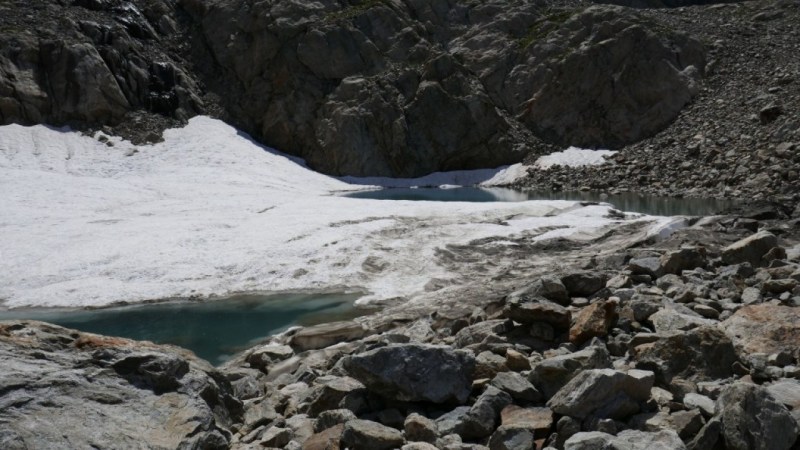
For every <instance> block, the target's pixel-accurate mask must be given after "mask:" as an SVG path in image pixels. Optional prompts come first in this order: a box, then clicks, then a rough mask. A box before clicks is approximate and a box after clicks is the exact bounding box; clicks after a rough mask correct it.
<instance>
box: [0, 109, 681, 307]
mask: <svg viewBox="0 0 800 450" xmlns="http://www.w3.org/2000/svg"><path fill="white" fill-rule="evenodd" d="M164 138H165V141H164V142H162V143H159V144H155V145H149V146H135V145H133V144H131V143H129V142H127V141H123V140H121V139H119V138H115V137H107V136H103V135H100V134H98V135H96V136H94V137H90V136H85V135H81V134H79V133H75V132H69V131H65V130H57V129H52V128H48V127H45V126H34V127H22V126H18V125H9V126H3V127H0V301H2V302H3V306H5V307H22V306H102V305H108V304H111V303H115V302H122V301H124V302H138V301H145V300H154V299H164V298H172V297H190V296H196V297H213V296H222V295H226V294H229V293H232V292H243V291H286V290H304V291H306V290H342V289H345V288H346V289H350V290H354V289H360V290H364V291H366V292H367V293H368V294H369V295H367V296H366V297H365V298H364V299H362V300H363V301H371V300H381V299H388V298H393V297H404V298H407V297H409V296H412V295H414V294H417V293H420V292H423V291H424V290H425V288H426V285H428V284H429V283H430V282H431V280H434V279H437V280H440V279H448V278H452V277H453V276H454V272H455V271H457V269H458V267H457V265H456V266H454V265H453V264H445V263H444V262H443V261H442V257H441V254H440V253H441V252H440V250H441V249H442V248H446V247H447V246H448V245H465V244H469V243H470V242H471V241H473V240H476V239H484V238H488V237H498V239H496V240H495V241H494V243H492V244H491V245H496V246H503V245H513V242H511V241H510V240H509V239H512V238H514V237H515V236H516V237H518V236H530V237H531V239H547V238H549V237H553V236H570V235H574V234H576V233H578V234H581V233H583V234H586V233H589V234H591V233H592V232H596V231H597V230H600V229H603V228H606V227H609V226H613V225H614V223H616V222H619V221H614V220H612V219H607V218H604V216H605V215H606V213H607V211H608V206H607V205H605V206H604V205H599V206H588V207H581V206H580V205H579V204H577V203H575V202H568V201H548V202H543V201H529V202H520V203H438V202H408V201H381V200H365V199H353V198H344V197H339V196H336V195H334V194H333V193H335V192H340V191H348V190H354V189H363V188H364V187H365V186H364V183H365V181H364V180H361V181H360V182H359V181H358V180H352V181H354V182H359V183H360V184H352V183H346V182H344V181H342V180H337V179H335V178H332V177H328V176H325V175H321V174H318V173H315V172H313V171H311V170H309V169H307V168H306V167H304V166H303V165H302V162H298V161H297V160H296V159H292V158H289V157H286V156H284V155H281V154H279V153H277V152H275V151H273V150H270V149H266V148H264V147H262V146H259V145H257V144H256V143H254V142H253V141H251V140H250V139H249V138H248V137H247V136H246V135H244V134H242V133H239V132H237V130H236V129H234V128H232V127H230V126H228V125H226V124H224V123H223V122H220V121H217V120H213V119H210V118H207V117H196V118H194V119H192V120H191V121H190V122H189V124H188V125H187V126H186V127H184V128H181V129H173V130H168V131H167V132H166V133H165V135H164ZM105 140H109V141H110V142H111V143H112V144H113V146H108V145H106V144H105V143H104V142H103V141H105ZM517 170H518V168H517ZM498 173H501V178H502V176H503V175H502V171H494V172H493V173H489V172H486V173H481V174H479V176H478V177H477V179H481V178H482V179H481V180H479V181H485V180H489V179H491V178H493V177H495V176H496V175H498ZM465 176H466V175H465V174H459V175H458V177H457V178H458V179H455V178H453V177H450V178H448V176H447V174H439V175H437V177H436V179H435V181H436V183H437V184H458V183H457V181H459V180H463V179H466V178H464V177H465ZM474 179H476V178H475V177H473V178H471V180H474ZM378 181H379V180H378ZM384 181H385V180H384ZM630 220H639V221H642V220H645V221H651V222H652V227H653V230H655V231H658V230H660V229H666V228H665V227H667V226H668V225H669V224H671V223H674V221H672V220H671V219H666V218H652V217H643V218H637V219H628V221H630Z"/></svg>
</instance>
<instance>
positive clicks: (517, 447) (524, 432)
mask: <svg viewBox="0 0 800 450" xmlns="http://www.w3.org/2000/svg"><path fill="white" fill-rule="evenodd" d="M533 438H534V434H533V431H532V430H529V429H527V428H520V427H508V426H501V427H499V428H498V429H497V430H496V431H495V432H494V433H492V437H491V438H489V450H529V449H531V448H536V445H535V444H534V441H533Z"/></svg>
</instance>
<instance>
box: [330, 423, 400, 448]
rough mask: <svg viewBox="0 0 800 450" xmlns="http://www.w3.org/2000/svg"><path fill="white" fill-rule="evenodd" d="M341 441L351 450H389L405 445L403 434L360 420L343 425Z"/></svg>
mask: <svg viewBox="0 0 800 450" xmlns="http://www.w3.org/2000/svg"><path fill="white" fill-rule="evenodd" d="M341 440H342V444H344V445H346V446H347V447H349V448H351V449H352V450H389V449H394V448H398V447H401V446H402V445H403V444H405V440H404V439H403V434H402V433H401V432H399V431H397V430H395V429H394V428H390V427H387V426H384V425H381V424H379V423H377V422H371V421H369V420H360V419H355V420H351V421H349V422H347V423H345V424H344V430H343V431H342V437H341Z"/></svg>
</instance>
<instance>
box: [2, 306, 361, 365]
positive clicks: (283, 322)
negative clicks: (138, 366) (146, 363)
mask: <svg viewBox="0 0 800 450" xmlns="http://www.w3.org/2000/svg"><path fill="white" fill-rule="evenodd" d="M359 297H360V294H272V295H256V294H246V295H245V294H243V295H235V296H231V297H228V298H224V299H218V300H213V301H176V302H164V303H151V304H145V305H133V306H124V307H113V308H102V309H91V310H88V309H29V310H20V309H13V310H6V311H0V320H10V319H30V320H40V321H44V322H49V323H54V324H57V325H61V326H63V327H67V328H74V329H77V330H81V331H87V332H90V333H97V334H104V335H109V336H120V337H126V338H130V339H137V340H146V341H152V342H155V343H159V344H175V345H179V346H181V347H184V348H188V349H189V350H192V351H193V352H194V353H195V354H196V355H197V356H199V357H201V358H204V359H206V360H207V361H209V362H211V363H212V364H215V365H216V364H219V363H222V362H224V361H225V360H226V359H227V358H229V357H230V356H231V355H233V354H235V353H237V352H240V351H242V350H245V349H247V348H248V347H250V346H251V345H253V344H254V343H256V342H257V341H258V340H259V339H261V338H264V337H267V336H269V335H272V334H275V333H279V332H281V331H283V330H285V329H287V328H288V327H290V326H293V325H313V324H317V323H323V322H333V321H337V320H344V319H348V318H353V317H356V316H358V315H360V314H362V312H361V311H360V310H356V309H354V308H353V302H354V301H355V300H356V299H358V298H359Z"/></svg>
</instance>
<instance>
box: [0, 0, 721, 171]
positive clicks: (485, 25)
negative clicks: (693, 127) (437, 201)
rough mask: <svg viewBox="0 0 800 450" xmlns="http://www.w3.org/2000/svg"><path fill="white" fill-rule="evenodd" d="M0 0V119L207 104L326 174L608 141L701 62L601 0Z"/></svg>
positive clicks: (688, 85) (679, 91)
mask: <svg viewBox="0 0 800 450" xmlns="http://www.w3.org/2000/svg"><path fill="white" fill-rule="evenodd" d="M2 12H3V15H4V17H5V18H6V19H4V20H5V22H7V23H6V24H4V28H3V30H2V31H3V32H2V33H0V40H2V43H3V44H4V45H2V46H1V47H0V48H2V51H0V122H2V123H9V122H23V123H36V122H46V123H51V124H56V125H59V124H73V125H78V126H86V125H92V126H94V125H98V126H99V125H114V126H117V127H119V128H122V131H125V130H126V129H129V130H130V131H131V133H129V134H133V135H136V134H137V131H138V132H139V133H138V134H140V135H141V134H142V133H141V132H140V131H141V130H142V129H144V130H153V129H157V128H158V127H159V126H161V127H163V126H167V125H170V124H171V123H173V121H174V120H183V119H185V118H187V117H190V116H192V115H195V114H199V113H212V114H215V115H218V116H221V117H222V118H224V119H226V120H229V121H231V122H233V123H234V124H236V125H237V126H239V127H241V128H243V129H244V130H245V131H247V132H249V133H251V134H252V135H253V136H254V137H256V138H257V139H259V140H260V141H262V142H263V143H265V144H267V145H270V146H274V147H277V148H279V149H281V150H284V151H287V152H290V153H294V154H296V155H298V156H301V157H303V158H305V159H306V160H307V161H308V162H309V164H310V165H311V166H312V167H313V168H315V169H317V170H320V171H323V172H327V173H331V174H337V175H343V174H350V175H391V176H418V175H422V174H425V173H429V172H432V171H436V170H452V169H471V168H479V167H493V166H498V165H502V164H507V163H512V162H516V161H519V160H521V159H522V158H523V157H524V156H526V155H527V154H529V153H531V152H534V153H537V152H539V153H541V152H542V151H544V150H545V149H547V148H548V144H557V145H559V146H563V145H581V146H597V147H611V148H616V147H619V146H621V145H624V144H627V143H631V142H635V141H637V140H639V139H641V138H643V137H646V136H649V135H652V134H653V133H655V132H656V131H658V130H659V129H661V128H663V127H664V126H665V125H666V124H668V123H669V122H670V121H671V120H672V119H674V117H675V116H676V115H677V114H678V112H679V111H680V109H681V108H682V107H683V106H684V105H685V104H686V103H687V102H688V101H689V100H690V99H691V98H692V96H693V95H694V93H695V91H696V83H697V82H698V80H699V78H700V77H701V75H702V73H703V70H704V66H705V61H704V50H703V47H702V45H701V44H700V43H699V42H698V41H696V40H693V39H691V38H689V37H687V36H685V35H683V34H681V33H679V32H677V31H673V30H670V29H668V28H666V27H663V26H659V25H657V24H655V23H654V22H650V21H645V20H643V19H641V18H640V17H639V16H638V15H637V14H636V13H635V12H633V11H632V10H627V9H624V8H619V7H613V6H595V7H591V8H589V9H585V7H579V6H577V5H576V6H571V7H568V8H566V7H554V6H552V5H548V4H546V3H545V2H540V1H527V0H520V1H514V2H507V1H499V0H496V1H490V2H468V1H461V0H438V1H435V2H421V1H415V0H392V1H390V0H363V1H360V2H356V1H345V2H339V1H333V0H324V1H320V2H301V1H289V2H287V1H264V2H257V3H253V2H250V1H245V0H224V1H222V0H180V1H174V0H150V1H145V0H136V1H122V0H80V1H74V2H66V1H63V2H53V3H46V2H32V3H31V2H12V3H7V4H5V5H4V6H3V7H2ZM43 23H47V24H48V26H45V27H42V26H41V25H39V24H43Z"/></svg>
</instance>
